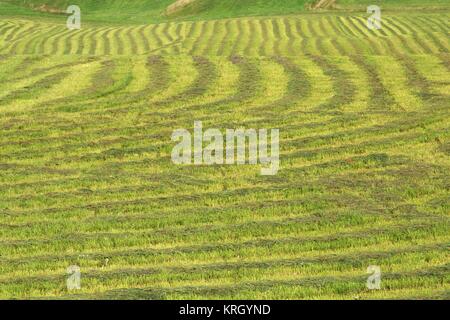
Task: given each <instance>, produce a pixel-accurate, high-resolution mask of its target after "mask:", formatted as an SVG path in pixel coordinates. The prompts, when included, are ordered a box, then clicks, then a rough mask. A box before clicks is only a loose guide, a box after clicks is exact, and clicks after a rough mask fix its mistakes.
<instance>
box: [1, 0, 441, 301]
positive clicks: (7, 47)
mask: <svg viewBox="0 0 450 320" xmlns="http://www.w3.org/2000/svg"><path fill="white" fill-rule="evenodd" d="M25 2H26V3H29V4H34V3H38V2H39V1H6V2H0V5H3V6H2V8H1V9H0V115H1V116H0V145H1V148H0V298H2V299H10V298H16V299H17V298H18V299H34V298H43V299H49V298H50V299H51V298H62V299H118V298H123V299H208V298H209V299H211V298H212V299H217V298H221V299H378V298H383V299H384V298H387V299H403V298H407V299H433V298H439V299H448V298H449V290H450V285H449V283H450V281H449V275H450V273H449V268H450V267H449V263H450V259H449V254H448V252H449V244H450V242H449V240H450V235H449V230H450V229H449V227H450V224H449V223H450V220H449V212H450V210H449V209H450V205H449V204H450V196H449V194H450V193H449V190H450V183H449V181H450V179H449V170H450V157H449V155H450V130H449V127H450V111H449V108H450V99H449V96H450V53H449V49H450V41H449V39H450V38H449V30H450V23H449V21H450V19H449V18H450V7H449V6H448V5H446V4H445V1H434V2H433V1H429V2H427V3H429V4H430V5H429V6H428V8H427V9H423V8H422V7H420V1H406V0H404V1H391V2H392V4H391V5H388V6H387V10H386V12H383V20H382V23H383V27H382V29H381V30H369V29H368V28H367V27H366V20H367V17H368V14H367V13H366V11H365V6H364V5H359V4H358V5H356V4H355V3H356V1H342V3H341V4H340V5H339V7H338V8H336V9H327V10H309V9H306V8H305V5H306V3H307V1H300V2H301V3H302V4H301V6H299V7H298V5H297V6H296V5H295V3H298V2H295V1H285V7H278V8H277V6H276V3H277V2H275V1H267V5H266V6H260V7H257V6H256V5H255V7H252V4H253V3H256V2H258V1H251V0H248V4H249V5H248V6H247V7H246V6H242V7H240V6H236V7H233V8H232V10H231V9H230V8H228V7H226V6H222V5H220V3H219V2H218V1H200V3H201V4H202V5H199V7H196V6H193V7H188V8H187V9H185V10H184V11H183V10H182V11H181V12H179V13H177V14H176V15H175V16H174V17H168V16H164V15H162V14H161V12H162V11H163V8H165V7H166V6H167V5H169V4H170V3H172V2H173V1H162V0H161V1H153V2H152V3H154V4H148V7H145V6H143V7H136V8H137V9H136V8H135V7H133V6H132V5H130V7H131V9H128V10H130V11H127V8H124V9H123V10H122V7H121V6H120V3H121V1H118V0H117V1H115V0H114V1H113V0H111V1H110V4H111V5H110V6H108V9H107V10H105V12H103V11H101V10H100V9H98V8H96V6H100V4H98V3H99V1H97V2H96V4H91V5H90V4H89V2H88V1H85V0H83V1H79V2H80V6H81V8H82V13H83V5H84V4H85V5H86V6H87V8H89V10H88V12H87V13H86V20H82V21H83V22H82V28H81V29H80V30H69V29H67V28H66V25H65V21H66V17H65V16H64V15H62V14H55V13H50V12H40V11H36V10H33V7H30V6H22V5H20V6H19V4H20V3H25ZM130 2H132V1H130ZM375 2H376V1H375ZM423 2H424V1H422V3H423ZM144 3H147V2H145V1H144ZM258 3H261V1H260V2H258ZM362 3H363V4H365V3H366V2H364V1H363V2H362ZM66 4H67V3H66V2H65V1H54V7H55V8H65V7H64V6H65V5H66ZM338 4H339V1H338ZM136 5H137V4H136ZM405 6H406V7H407V8H408V9H407V10H406V9H405V10H404V11H403V10H400V9H401V8H402V7H405ZM133 8H134V9H136V10H137V11H138V12H139V14H136V15H135V14H134V13H133V11H131V10H132V9H133ZM252 8H253V9H252ZM361 8H363V9H362V10H361ZM271 12H272V13H273V14H271ZM283 12H284V13H286V14H283ZM82 17H84V16H83V15H82ZM128 17H134V18H131V20H130V19H128ZM144 20H145V21H149V22H148V23H146V22H144ZM194 121H202V122H203V125H204V127H207V128H238V127H244V128H279V129H280V161H281V167H280V170H279V172H278V174H277V175H274V176H261V175H260V168H259V166H257V165H245V166H238V165H235V166H221V165H214V166H206V165H202V166H194V165H183V166H177V165H174V164H173V163H172V161H171V151H172V148H173V146H174V143H173V142H172V141H171V134H172V132H173V131H174V130H176V129H178V128H187V129H189V130H192V128H193V125H194ZM71 265H77V266H79V267H80V270H81V289H79V290H76V291H73V290H72V291H70V290H68V289H67V286H66V279H67V274H66V270H67V267H69V266H71ZM370 265H377V266H380V268H381V271H382V285H381V289H380V290H369V289H368V288H367V287H366V280H367V277H368V274H367V273H366V270H367V267H368V266H370Z"/></svg>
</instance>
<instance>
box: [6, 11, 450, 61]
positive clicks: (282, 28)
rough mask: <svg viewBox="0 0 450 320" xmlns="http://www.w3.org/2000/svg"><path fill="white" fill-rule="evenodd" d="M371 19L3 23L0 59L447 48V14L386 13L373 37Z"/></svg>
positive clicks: (322, 17)
mask: <svg viewBox="0 0 450 320" xmlns="http://www.w3.org/2000/svg"><path fill="white" fill-rule="evenodd" d="M442 15H444V18H443V17H442ZM445 17H447V20H446V19H445ZM366 19H367V17H365V16H363V15H362V16H356V15H354V16H353V15H344V14H342V15H299V16H288V17H274V18H240V19H229V20H214V21H197V22H179V23H162V24H156V25H147V26H146V25H144V26H139V25H138V26H127V27H118V26H98V25H90V24H87V25H85V26H83V28H82V29H81V30H75V31H71V30H68V29H67V28H65V26H64V25H63V24H61V25H54V24H48V23H47V24H46V23H36V22H35V21H33V20H30V21H26V20H24V21H20V20H11V21H5V22H2V23H1V24H0V53H5V54H8V53H9V54H58V55H64V54H89V55H129V54H145V53H147V54H149V53H164V54H177V53H182V52H184V53H188V54H192V55H221V56H228V55H233V54H240V55H247V56H258V55H264V56H272V55H284V56H296V55H302V54H315V55H321V54H327V55H342V54H344V55H345V54H347V55H348V54H375V55H385V54H389V53H391V52H397V53H399V54H437V53H441V52H448V50H449V48H450V43H449V40H448V28H449V24H448V14H446V13H440V14H430V13H428V14H418V13H415V14H413V15H411V14H410V15H398V14H397V15H386V16H384V17H383V28H382V29H381V30H375V31H372V30H369V29H368V28H367V26H366Z"/></svg>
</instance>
